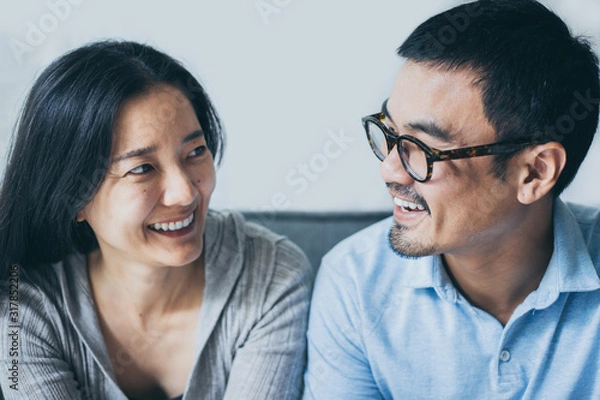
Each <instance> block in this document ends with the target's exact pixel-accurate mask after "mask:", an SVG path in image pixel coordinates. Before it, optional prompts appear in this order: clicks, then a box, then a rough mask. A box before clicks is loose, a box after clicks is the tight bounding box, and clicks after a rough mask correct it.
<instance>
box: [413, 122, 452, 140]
mask: <svg viewBox="0 0 600 400" xmlns="http://www.w3.org/2000/svg"><path fill="white" fill-rule="evenodd" d="M404 128H405V129H406V130H407V131H409V132H411V131H412V132H414V131H421V132H424V133H426V134H428V135H430V136H433V137H434V138H436V139H440V140H442V141H444V142H450V141H452V134H451V133H450V132H448V131H447V130H446V129H444V128H442V127H440V126H438V125H436V124H435V122H432V121H423V122H412V123H408V124H406V125H404Z"/></svg>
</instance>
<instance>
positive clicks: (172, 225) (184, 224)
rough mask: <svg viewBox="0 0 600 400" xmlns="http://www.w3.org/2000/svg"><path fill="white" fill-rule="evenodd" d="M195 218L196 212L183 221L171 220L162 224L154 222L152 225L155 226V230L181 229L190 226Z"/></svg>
mask: <svg viewBox="0 0 600 400" xmlns="http://www.w3.org/2000/svg"><path fill="white" fill-rule="evenodd" d="M193 220H194V214H190V216H189V217H187V218H186V219H184V220H183V221H177V222H169V223H168V224H167V223H162V224H158V223H157V224H154V225H152V228H154V230H156V231H165V232H167V231H178V230H180V229H183V228H185V227H188V226H190V224H191V223H192V221H193Z"/></svg>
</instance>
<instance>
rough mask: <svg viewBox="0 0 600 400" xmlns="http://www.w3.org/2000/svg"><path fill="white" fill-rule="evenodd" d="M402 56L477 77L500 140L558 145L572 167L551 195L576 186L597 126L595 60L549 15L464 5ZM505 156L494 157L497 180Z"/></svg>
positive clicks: (422, 29)
mask: <svg viewBox="0 0 600 400" xmlns="http://www.w3.org/2000/svg"><path fill="white" fill-rule="evenodd" d="M398 55H400V56H401V57H403V58H406V59H408V60H411V61H414V62H417V63H422V64H425V65H428V66H431V67H435V68H442V69H445V70H458V69H467V70H472V71H475V72H476V73H477V74H478V76H479V80H478V81H477V82H476V83H475V84H477V85H479V86H480V89H481V93H482V100H483V106H484V112H485V114H486V117H487V119H488V120H489V121H490V123H491V124H492V126H493V127H494V128H495V130H496V135H497V139H498V140H499V141H504V140H513V139H519V138H533V139H535V140H536V141H538V142H542V143H544V142H551V141H556V142H560V143H561V144H562V145H563V146H564V148H565V150H566V153H567V163H566V166H565V169H564V171H563V172H562V174H561V176H560V177H559V179H558V181H557V183H556V185H555V187H554V189H553V194H554V195H555V196H558V195H559V194H560V193H561V192H562V191H563V190H564V188H565V187H566V186H567V185H568V184H569V183H570V182H571V181H572V180H573V178H574V176H575V174H576V172H577V170H578V169H579V166H580V165H581V163H582V161H583V159H584V158H585V155H586V154H587V152H588V149H589V147H590V145H591V143H592V139H593V137H594V133H595V132H596V128H597V126H598V103H599V101H600V83H599V73H598V58H597V57H596V55H595V54H594V53H593V51H592V50H591V47H590V44H589V42H588V41H587V40H585V39H584V38H581V37H574V36H573V35H571V33H570V31H569V28H568V27H567V26H566V25H565V23H564V22H563V21H562V20H561V19H560V18H559V17H558V16H557V15H556V14H554V13H553V12H552V11H550V10H548V9H547V8H546V7H544V6H543V5H542V4H540V3H538V2H537V1H533V0H480V1H475V2H472V3H467V4H462V5H460V6H457V7H455V8H452V9H450V10H448V11H446V12H443V13H441V14H438V15H436V16H434V17H432V18H430V19H428V20H427V21H425V22H424V23H422V24H421V25H420V26H419V27H417V28H416V29H415V30H414V32H413V33H412V34H411V35H410V36H409V37H408V39H406V41H405V42H404V43H403V44H402V45H401V46H400V48H399V49H398ZM508 158H510V157H497V158H496V159H495V172H496V174H497V175H498V176H500V177H503V176H504V172H505V168H506V162H507V161H508Z"/></svg>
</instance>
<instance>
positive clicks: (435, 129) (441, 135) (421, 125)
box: [381, 99, 452, 142]
mask: <svg viewBox="0 0 600 400" xmlns="http://www.w3.org/2000/svg"><path fill="white" fill-rule="evenodd" d="M388 100H389V99H386V100H385V101H384V102H383V104H382V105H381V112H383V115H385V117H386V118H387V119H389V120H390V121H392V123H394V120H393V119H392V116H391V115H390V112H389V110H388V108H387V102H388ZM404 129H406V130H407V131H409V132H414V131H421V132H424V133H426V134H428V135H430V136H433V137H435V138H437V139H440V140H443V141H444V142H450V141H451V139H452V135H451V134H450V132H448V131H447V130H446V129H444V128H442V127H440V126H438V125H436V124H435V123H434V122H431V121H427V122H425V121H423V122H413V123H409V124H406V125H404Z"/></svg>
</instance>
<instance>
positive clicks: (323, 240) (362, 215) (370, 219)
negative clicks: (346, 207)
mask: <svg viewBox="0 0 600 400" xmlns="http://www.w3.org/2000/svg"><path fill="white" fill-rule="evenodd" d="M243 215H244V217H245V218H246V220H248V221H253V222H256V223H258V224H260V225H263V226H266V227H267V228H269V229H271V230H272V231H274V232H277V233H280V234H282V235H285V236H287V237H288V238H289V239H290V240H292V241H293V242H294V243H296V244H297V245H298V246H299V247H300V248H301V249H302V250H304V252H305V253H306V255H307V257H308V259H309V261H310V262H311V264H312V266H313V268H315V269H317V268H318V267H319V265H320V263H321V257H323V255H324V254H325V253H326V252H327V251H329V250H330V249H331V248H332V247H333V246H334V245H335V244H336V243H338V242H339V241H341V240H342V239H344V238H346V237H348V236H350V235H352V234H353V233H355V232H358V231H359V230H361V229H362V228H365V227H367V226H369V225H371V224H373V223H375V222H377V221H381V220H382V219H384V218H386V217H389V216H390V215H391V212H336V213H330V212H290V211H287V212H281V211H279V212H276V213H267V212H243Z"/></svg>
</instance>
